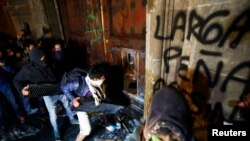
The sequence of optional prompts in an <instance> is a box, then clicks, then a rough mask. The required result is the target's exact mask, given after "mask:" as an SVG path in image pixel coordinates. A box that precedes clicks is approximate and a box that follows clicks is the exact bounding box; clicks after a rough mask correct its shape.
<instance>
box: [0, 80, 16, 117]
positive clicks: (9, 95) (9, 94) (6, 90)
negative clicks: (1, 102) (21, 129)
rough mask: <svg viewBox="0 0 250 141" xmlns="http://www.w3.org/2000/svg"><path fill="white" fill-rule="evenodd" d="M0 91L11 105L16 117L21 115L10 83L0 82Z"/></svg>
mask: <svg viewBox="0 0 250 141" xmlns="http://www.w3.org/2000/svg"><path fill="white" fill-rule="evenodd" d="M0 92H1V93H2V94H3V95H4V96H5V97H6V99H7V100H8V102H9V103H10V105H11V106H12V108H13V110H14V112H15V114H16V116H17V118H18V117H20V116H21V113H20V109H19V107H18V105H17V103H16V99H15V95H14V92H13V89H12V87H11V84H10V83H8V82H7V81H5V82H3V83H1V84H0Z"/></svg>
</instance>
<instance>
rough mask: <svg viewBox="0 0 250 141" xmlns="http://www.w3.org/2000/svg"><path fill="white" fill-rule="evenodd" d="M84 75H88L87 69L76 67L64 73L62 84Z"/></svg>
mask: <svg viewBox="0 0 250 141" xmlns="http://www.w3.org/2000/svg"><path fill="white" fill-rule="evenodd" d="M82 76H87V71H85V70H83V69H80V68H74V69H72V70H71V71H69V72H65V73H64V74H63V77H62V80H61V85H63V84H65V83H68V82H71V81H74V80H76V79H80V78H81V77H82ZM81 83H82V82H81Z"/></svg>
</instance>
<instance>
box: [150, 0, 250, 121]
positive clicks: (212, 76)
mask: <svg viewBox="0 0 250 141" xmlns="http://www.w3.org/2000/svg"><path fill="white" fill-rule="evenodd" d="M249 13H250V1H248V0H220V1H218V0H189V1H186V0H170V1H165V0H149V1H148V5H147V17H146V18H147V36H146V37H147V38H146V56H147V57H146V85H145V87H146V89H145V96H146V97H145V109H146V110H145V115H147V108H148V105H149V102H150V100H151V97H152V94H153V92H154V91H153V86H154V85H155V82H156V81H157V80H159V79H160V78H162V79H163V80H165V81H166V82H167V83H170V82H173V81H177V82H184V83H187V84H188V86H191V89H192V90H193V91H197V93H196V95H201V96H197V97H199V98H201V99H200V100H201V101H202V100H204V101H203V102H204V103H203V104H212V105H214V104H215V103H219V104H222V107H223V111H224V116H225V117H226V118H227V117H228V116H229V114H230V113H231V111H232V108H233V105H232V103H233V101H236V100H238V99H239V96H240V95H241V94H242V93H244V92H245V91H246V89H247V87H249V81H250V56H249V53H250V47H249V45H250V34H249V30H250V29H249V24H250V15H249ZM185 86H187V85H185ZM187 89H189V88H187ZM203 98H204V99H203ZM201 103H202V102H201Z"/></svg>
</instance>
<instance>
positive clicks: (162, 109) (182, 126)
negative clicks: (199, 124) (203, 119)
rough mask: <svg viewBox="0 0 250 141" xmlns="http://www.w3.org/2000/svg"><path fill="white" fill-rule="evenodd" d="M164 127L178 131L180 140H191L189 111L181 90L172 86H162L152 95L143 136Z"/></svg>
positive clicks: (148, 135) (155, 132) (154, 132)
mask: <svg viewBox="0 0 250 141" xmlns="http://www.w3.org/2000/svg"><path fill="white" fill-rule="evenodd" d="M164 128H165V129H166V128H167V129H169V130H170V131H172V132H174V133H179V134H180V139H181V140H182V141H189V140H191V134H192V133H191V130H192V124H191V112H190V111H189V109H188V106H187V104H186V102H185V100H184V97H183V95H182V94H181V92H180V91H178V90H177V89H176V88H174V87H173V86H167V87H164V88H163V89H161V90H159V91H158V92H156V93H155V95H154V96H153V99H152V102H151V105H150V109H149V115H148V118H147V119H146V124H145V128H144V131H143V132H144V136H145V137H146V138H147V137H150V136H152V135H153V134H156V135H157V132H159V130H158V129H164Z"/></svg>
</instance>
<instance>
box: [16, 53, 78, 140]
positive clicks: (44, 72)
mask: <svg viewBox="0 0 250 141" xmlns="http://www.w3.org/2000/svg"><path fill="white" fill-rule="evenodd" d="M29 57H30V62H29V63H28V64H26V65H24V66H23V67H22V68H21V70H20V71H19V72H18V73H17V74H16V76H15V77H14V80H13V82H14V85H15V87H16V89H17V90H18V91H19V92H21V93H22V94H23V95H24V96H27V95H29V91H28V86H27V85H28V84H38V85H39V84H57V83H58V80H57V79H56V77H55V75H54V74H53V72H52V70H51V69H50V67H49V66H48V65H47V63H46V58H45V54H44V53H43V51H42V50H41V49H39V48H34V49H32V50H31V51H30V52H29ZM52 95H53V94H52ZM43 99H44V102H45V105H46V107H47V110H48V112H49V117H50V122H51V125H52V127H53V130H54V136H55V139H56V140H60V138H61V137H60V133H59V130H58V126H57V121H56V119H57V115H56V106H55V103H56V102H57V101H61V102H62V104H63V106H64V108H65V111H66V113H67V115H68V117H69V119H70V121H71V123H72V124H76V122H77V120H76V119H74V114H75V113H73V112H72V111H71V109H70V106H69V101H68V99H67V97H66V96H65V95H63V94H62V95H53V96H43Z"/></svg>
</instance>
